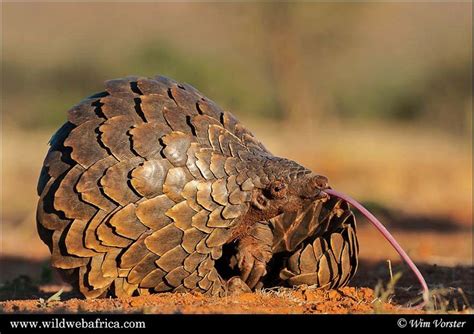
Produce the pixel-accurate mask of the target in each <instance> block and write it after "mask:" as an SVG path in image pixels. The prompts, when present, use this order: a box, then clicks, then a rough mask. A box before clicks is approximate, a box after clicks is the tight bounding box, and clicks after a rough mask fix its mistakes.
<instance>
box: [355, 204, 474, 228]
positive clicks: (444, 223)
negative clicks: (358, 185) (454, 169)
mask: <svg viewBox="0 0 474 334" xmlns="http://www.w3.org/2000/svg"><path fill="white" fill-rule="evenodd" d="M363 205H364V206H365V207H366V208H367V209H369V211H370V212H372V213H373V214H374V215H375V216H376V217H377V218H378V219H379V220H380V221H383V222H384V224H385V225H386V226H387V227H389V228H391V229H395V230H403V231H408V232H413V231H420V232H422V231H430V232H443V233H449V232H451V233H454V232H461V231H470V226H466V225H463V224H460V223H459V222H458V221H456V220H455V219H453V218H450V217H447V216H439V215H436V216H431V215H422V214H409V213H406V212H402V211H400V210H398V209H394V208H390V207H387V206H384V205H382V204H380V203H378V202H369V201H367V202H363ZM355 215H356V217H357V219H358V220H363V219H365V218H364V217H363V216H362V215H361V214H360V213H359V212H355Z"/></svg>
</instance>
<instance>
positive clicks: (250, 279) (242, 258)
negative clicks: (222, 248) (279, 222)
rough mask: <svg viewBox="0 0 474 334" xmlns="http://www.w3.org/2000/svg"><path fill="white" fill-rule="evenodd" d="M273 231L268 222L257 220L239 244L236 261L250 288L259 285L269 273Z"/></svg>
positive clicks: (242, 277)
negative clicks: (268, 265)
mask: <svg viewBox="0 0 474 334" xmlns="http://www.w3.org/2000/svg"><path fill="white" fill-rule="evenodd" d="M272 244H273V233H272V231H271V229H270V225H269V223H268V222H257V223H255V224H254V225H253V226H251V227H250V229H249V231H248V233H247V234H245V235H244V236H243V237H241V238H240V239H239V241H238V245H237V254H236V261H237V266H238V268H239V270H240V278H241V279H242V281H244V282H245V283H246V284H247V285H248V287H249V288H250V289H253V288H255V287H257V285H258V283H260V281H261V279H262V278H263V277H264V276H265V275H266V274H267V263H268V262H269V261H270V259H271V258H272Z"/></svg>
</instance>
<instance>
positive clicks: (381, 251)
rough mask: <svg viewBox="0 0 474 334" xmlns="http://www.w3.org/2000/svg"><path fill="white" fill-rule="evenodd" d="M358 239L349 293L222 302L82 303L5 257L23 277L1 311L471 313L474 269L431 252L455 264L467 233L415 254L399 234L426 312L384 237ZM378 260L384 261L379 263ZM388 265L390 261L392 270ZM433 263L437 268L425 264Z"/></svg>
mask: <svg viewBox="0 0 474 334" xmlns="http://www.w3.org/2000/svg"><path fill="white" fill-rule="evenodd" d="M359 234H360V242H361V245H362V248H361V261H360V265H359V269H358V272H357V274H356V276H355V277H354V278H353V280H352V281H351V282H350V284H349V286H348V287H344V288H342V289H339V290H329V291H328V290H318V289H314V288H312V287H306V286H302V287H299V288H295V289H291V288H283V287H275V288H271V289H265V290H261V291H257V292H254V293H245V294H242V295H237V296H229V297H226V298H210V297H205V296H202V295H200V294H193V293H185V294H181V293H180V294H172V293H163V294H156V295H149V296H138V297H131V298H126V299H96V300H84V299H82V298H81V297H80V296H78V295H77V294H75V293H74V292H72V291H71V290H70V287H68V286H66V285H64V284H61V283H60V281H59V279H58V278H57V277H56V275H55V274H54V273H52V272H51V273H50V272H49V271H48V269H47V268H48V262H47V260H46V261H45V260H37V261H36V260H31V261H26V260H24V261H23V262H22V261H21V260H20V259H19V258H13V257H12V258H5V257H4V258H3V259H2V261H1V262H2V268H3V272H4V273H8V272H11V270H13V268H14V269H15V270H16V272H24V273H25V274H24V275H22V276H17V277H15V278H12V279H9V280H7V283H5V284H3V286H2V288H0V300H1V301H0V310H1V312H7V313H8V312H15V313H18V312H39V313H43V312H54V313H62V312H66V313H76V312H79V313H83V312H106V313H186V314H188V313H272V314H286V313H310V314H313V313H314V314H317V313H437V312H442V313H444V312H449V313H472V308H471V307H472V305H473V303H474V290H473V287H472V284H473V277H474V268H473V267H472V265H469V264H468V263H466V264H458V265H448V264H446V263H448V262H450V261H452V259H449V258H443V257H441V256H439V255H437V252H442V251H443V250H442V249H439V248H437V247H436V248H433V245H448V244H449V245H450V248H451V250H452V251H451V255H452V256H453V257H457V256H463V255H466V254H463V252H468V251H469V249H465V248H466V247H467V248H469V245H470V241H469V240H468V239H469V238H468V236H469V232H467V231H465V230H462V231H461V232H450V233H446V232H443V233H442V234H441V235H439V233H438V234H437V233H432V235H431V236H429V238H430V239H431V240H430V241H429V242H427V243H421V245H419V247H417V246H416V245H417V244H420V242H419V240H418V233H417V232H415V233H414V232H401V233H400V232H399V233H396V235H397V237H399V239H402V240H403V242H402V243H403V244H404V245H405V246H406V247H407V249H408V250H409V252H410V253H411V255H412V256H413V258H414V259H415V262H417V265H418V266H419V268H420V270H421V272H422V273H423V275H424V276H425V279H426V281H427V282H428V285H429V286H430V289H431V298H430V302H429V303H428V304H427V305H426V306H425V307H424V309H417V308H415V307H413V305H414V304H417V302H418V301H419V300H420V294H419V293H420V287H419V284H418V283H417V282H416V280H415V278H414V276H413V275H412V274H411V273H410V272H408V268H407V267H406V266H405V265H404V264H401V263H400V262H399V261H398V260H397V256H396V255H395V254H392V253H393V251H392V250H390V248H389V246H388V245H387V244H386V243H385V241H384V240H383V239H382V237H380V236H377V234H376V232H375V231H374V230H373V229H372V228H371V227H369V226H363V227H362V228H361V229H360V231H359ZM400 237H401V238H400ZM441 238H442V242H441ZM364 245H370V246H369V247H367V246H364ZM453 245H461V247H458V248H456V247H455V246H453ZM383 256H385V258H384V259H383V260H381V257H382V258H383ZM387 259H391V260H390V266H389V262H387ZM422 259H424V261H423V260H422ZM392 261H393V262H392ZM436 261H438V263H439V264H429V263H428V262H431V263H432V262H436ZM390 268H391V271H392V274H393V275H396V274H397V273H401V278H400V280H399V281H397V282H394V283H395V284H394V286H393V287H390V282H391V279H390ZM35 272H36V273H37V272H41V275H40V276H47V275H48V274H52V275H53V276H52V278H50V279H49V281H50V282H49V283H41V280H43V281H44V280H45V277H40V278H34V277H35V276H34V273H35ZM32 277H33V278H32ZM46 280H48V279H47V278H46ZM392 281H393V280H392ZM61 288H62V289H63V290H64V292H63V293H62V294H61V295H60V297H59V300H56V299H55V298H51V299H50V300H48V298H49V297H51V296H52V295H53V294H54V293H55V292H57V291H58V290H60V289H61Z"/></svg>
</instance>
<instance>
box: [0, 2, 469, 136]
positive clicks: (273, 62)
mask: <svg viewBox="0 0 474 334" xmlns="http://www.w3.org/2000/svg"><path fill="white" fill-rule="evenodd" d="M447 7H449V10H446V9H447ZM468 7H470V4H464V5H463V4H451V5H450V4H444V3H442V4H436V3H431V4H362V3H361V4H351V5H346V6H343V5H341V4H334V5H331V4H323V3H313V4H289V3H284V4H283V3H282V4H187V5H186V6H185V4H175V5H173V4H136V5H133V6H132V5H130V4H12V3H9V4H5V6H4V11H3V18H4V34H3V35H4V53H3V57H2V62H3V75H2V80H3V82H2V84H3V93H4V95H3V96H4V104H3V117H4V121H5V123H6V124H9V125H10V124H11V125H15V126H17V127H20V128H26V129H30V128H41V127H56V126H59V124H61V123H62V122H63V121H64V119H65V111H66V110H67V109H68V108H70V107H71V106H72V105H74V104H75V103H77V102H78V101H80V100H81V99H82V98H84V97H86V96H89V95H91V94H93V93H95V92H98V91H100V90H102V88H101V86H102V82H103V81H104V80H107V79H111V78H115V77H121V76H125V75H132V74H138V75H144V76H153V75H155V74H158V73H159V74H163V75H166V76H169V77H172V78H174V79H176V80H178V81H184V82H188V83H190V84H192V85H193V86H195V87H196V88H197V89H199V90H200V91H202V92H203V93H204V94H205V95H207V96H208V97H210V98H212V99H213V100H215V101H216V102H217V103H218V104H220V105H221V106H223V107H224V108H225V109H230V110H232V111H233V112H235V113H236V114H238V115H246V117H248V118H252V117H254V118H256V119H275V120H284V119H291V118H296V119H300V120H301V119H303V120H306V119H308V118H311V119H314V120H324V121H325V120H329V121H337V120H338V119H344V120H351V119H358V120H360V119H362V120H365V119H367V120H372V119H376V120H382V121H387V122H411V123H413V122H415V123H419V124H420V125H421V126H429V127H438V128H441V129H444V130H447V131H449V132H453V133H465V134H466V133H470V131H471V126H470V123H471V109H470V104H471V93H472V84H471V76H472V64H471V55H470V49H471V44H470V41H471V38H470V36H471V31H470V28H471V22H470V16H469V15H466V9H468ZM341 9H343V10H341ZM91 14H94V15H95V16H94V17H100V20H99V19H97V20H96V19H94V18H88V15H91ZM155 15H156V16H155ZM81 20H82V21H83V22H82V24H81V22H76V21H81Z"/></svg>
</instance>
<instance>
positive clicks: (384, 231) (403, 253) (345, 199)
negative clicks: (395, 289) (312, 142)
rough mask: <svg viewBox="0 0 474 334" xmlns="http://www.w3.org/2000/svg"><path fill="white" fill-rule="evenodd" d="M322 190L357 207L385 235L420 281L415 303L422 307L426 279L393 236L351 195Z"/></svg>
mask: <svg viewBox="0 0 474 334" xmlns="http://www.w3.org/2000/svg"><path fill="white" fill-rule="evenodd" d="M324 192H325V193H327V194H329V195H331V196H335V197H338V198H340V199H342V200H344V201H346V202H348V203H349V204H351V205H352V206H353V207H355V208H357V210H359V211H360V212H361V213H362V214H363V215H364V216H365V217H366V218H367V219H368V220H369V221H370V222H371V223H372V224H373V225H374V226H375V228H377V230H379V231H380V233H382V235H383V236H384V237H385V239H387V240H388V242H390V244H391V245H392V246H393V248H395V250H396V251H397V252H398V254H400V256H401V257H402V259H403V260H405V262H406V263H407V264H408V266H409V267H410V269H411V270H412V271H413V273H414V274H415V276H416V278H417V279H418V281H419V282H420V284H421V286H422V287H423V302H422V303H421V304H419V305H417V307H420V308H421V307H423V306H424V305H425V304H426V303H427V301H428V298H429V289H428V285H427V284H426V281H425V279H424V278H423V275H422V274H421V273H420V271H419V270H418V268H417V267H416V265H415V264H414V263H413V261H412V260H411V259H410V257H409V256H408V254H407V253H405V251H404V250H403V248H402V247H401V246H400V245H399V244H398V242H397V240H395V238H394V237H393V236H392V235H391V234H390V232H389V231H388V230H387V229H386V228H385V226H383V225H382V223H381V222H380V221H379V220H378V219H377V218H375V216H374V215H373V214H371V213H370V212H369V211H368V210H367V209H366V208H364V207H363V206H362V205H361V204H360V203H359V202H357V201H356V200H355V199H353V198H351V197H349V196H347V195H345V194H343V193H340V192H338V191H336V190H333V189H325V190H324Z"/></svg>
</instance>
